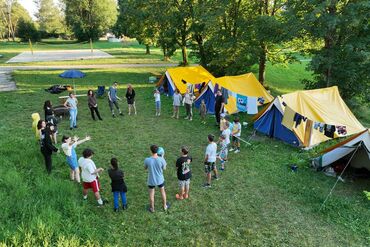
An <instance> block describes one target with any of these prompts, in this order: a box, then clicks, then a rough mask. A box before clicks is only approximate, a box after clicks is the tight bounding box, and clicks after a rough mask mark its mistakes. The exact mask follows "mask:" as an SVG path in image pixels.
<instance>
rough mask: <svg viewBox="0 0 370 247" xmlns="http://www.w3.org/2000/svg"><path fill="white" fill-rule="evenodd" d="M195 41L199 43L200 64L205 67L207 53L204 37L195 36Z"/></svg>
mask: <svg viewBox="0 0 370 247" xmlns="http://www.w3.org/2000/svg"><path fill="white" fill-rule="evenodd" d="M195 41H197V44H198V48H199V57H200V64H201V65H203V66H205V65H206V63H207V61H206V53H205V52H204V46H203V37H202V35H200V34H197V35H195Z"/></svg>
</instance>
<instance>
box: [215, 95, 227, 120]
mask: <svg viewBox="0 0 370 247" xmlns="http://www.w3.org/2000/svg"><path fill="white" fill-rule="evenodd" d="M224 105H225V99H224V96H222V92H221V90H217V96H216V100H215V114H216V122H217V125H220V114H221V113H222V112H223V111H224Z"/></svg>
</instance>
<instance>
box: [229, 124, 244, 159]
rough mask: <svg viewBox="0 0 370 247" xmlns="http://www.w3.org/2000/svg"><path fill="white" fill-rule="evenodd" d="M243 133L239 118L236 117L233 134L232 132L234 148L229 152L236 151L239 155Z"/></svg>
mask: <svg viewBox="0 0 370 247" xmlns="http://www.w3.org/2000/svg"><path fill="white" fill-rule="evenodd" d="M241 132H242V125H241V124H240V122H239V118H238V117H235V118H234V124H233V129H232V132H231V135H232V141H233V146H232V147H231V149H230V150H229V151H230V152H231V151H234V150H235V152H234V153H239V152H240V140H239V138H240V135H241Z"/></svg>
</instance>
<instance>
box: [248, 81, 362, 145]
mask: <svg viewBox="0 0 370 247" xmlns="http://www.w3.org/2000/svg"><path fill="white" fill-rule="evenodd" d="M283 102H284V104H283ZM285 105H286V106H289V107H290V108H291V109H292V110H293V111H294V112H296V113H299V114H300V115H302V116H304V117H307V119H309V120H311V121H312V122H319V123H324V124H329V125H335V126H338V125H339V126H346V130H347V135H352V134H356V133H359V132H361V131H363V130H365V127H364V126H363V125H362V124H361V123H360V122H359V121H358V120H357V119H356V117H355V116H354V115H353V113H352V112H351V110H350V109H349V108H348V106H347V105H346V103H345V102H344V101H343V99H342V98H341V96H340V94H339V90H338V87H337V86H333V87H329V88H321V89H314V90H305V91H296V92H293V93H289V94H284V95H282V96H281V97H277V98H275V100H274V101H273V102H272V103H271V104H270V105H269V106H268V107H267V108H266V109H264V111H263V112H262V113H260V114H259V116H258V118H257V120H256V122H255V123H254V127H255V128H256V129H257V130H258V131H260V132H262V133H265V134H267V135H269V136H271V137H276V138H278V139H281V140H283V141H286V142H288V143H291V144H294V145H301V146H304V147H311V146H314V145H317V144H319V143H321V142H324V141H327V140H329V139H331V138H329V137H327V136H325V135H324V134H323V133H322V132H320V131H319V130H317V129H315V128H313V125H312V122H311V121H304V122H302V124H300V125H298V126H297V127H295V126H293V127H292V129H291V130H289V129H288V128H286V127H285V126H283V125H282V124H281V122H282V119H283V117H284V113H285V109H286V106H285ZM293 134H294V135H293ZM290 135H291V136H290ZM294 137H296V138H297V139H296V140H298V141H294ZM337 137H340V136H338V135H337V134H335V136H334V138H337Z"/></svg>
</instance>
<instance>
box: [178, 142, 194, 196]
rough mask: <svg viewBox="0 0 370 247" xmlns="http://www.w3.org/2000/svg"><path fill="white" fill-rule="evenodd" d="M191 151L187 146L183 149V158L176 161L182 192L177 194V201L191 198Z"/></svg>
mask: <svg viewBox="0 0 370 247" xmlns="http://www.w3.org/2000/svg"><path fill="white" fill-rule="evenodd" d="M188 153H189V149H188V148H187V147H186V146H182V147H181V157H179V158H178V159H177V160H176V169H177V179H178V180H179V187H180V191H179V193H178V194H176V199H177V200H183V199H187V198H189V189H190V178H191V171H190V163H191V161H192V158H191V157H190V156H189V155H188Z"/></svg>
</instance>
